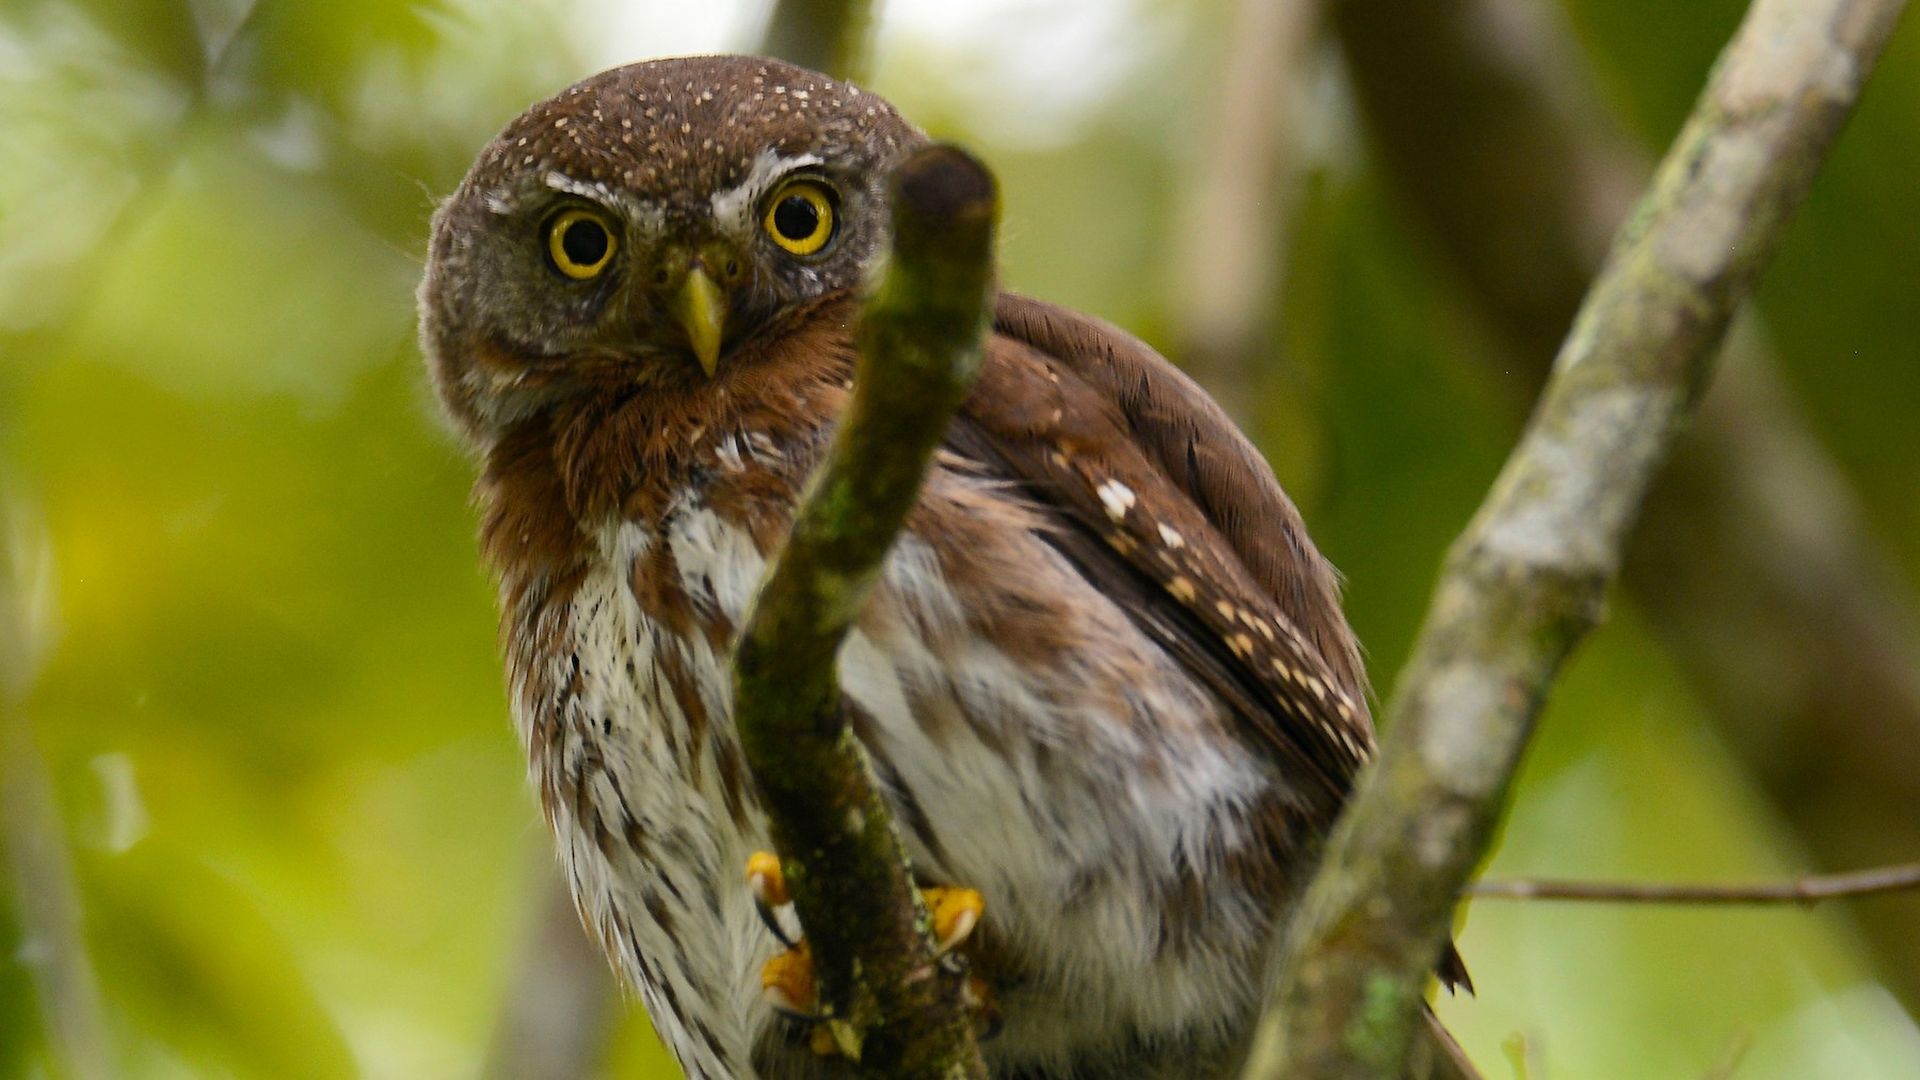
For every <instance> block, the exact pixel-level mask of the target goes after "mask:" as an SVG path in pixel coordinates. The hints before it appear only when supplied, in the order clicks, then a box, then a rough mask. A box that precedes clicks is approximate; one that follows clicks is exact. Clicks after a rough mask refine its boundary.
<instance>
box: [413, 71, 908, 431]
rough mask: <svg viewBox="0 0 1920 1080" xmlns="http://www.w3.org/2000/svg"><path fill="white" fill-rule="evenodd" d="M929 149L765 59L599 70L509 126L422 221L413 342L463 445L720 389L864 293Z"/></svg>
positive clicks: (816, 81)
mask: <svg viewBox="0 0 1920 1080" xmlns="http://www.w3.org/2000/svg"><path fill="white" fill-rule="evenodd" d="M924 141H925V137H924V136H923V135H922V134H921V133H920V132H919V131H918V130H916V129H915V128H914V127H912V125H910V124H908V123H907V122H906V121H905V120H903V119H901V118H900V116H899V114H898V113H896V112H895V111H894V109H893V107H892V106H890V105H888V104H887V103H886V102H885V101H883V100H881V99H880V98H878V97H875V96H873V95H872V94H868V93H865V92H863V91H860V90H858V89H856V88H854V87H851V86H848V85H846V84H843V83H837V82H834V81H833V80H831V79H828V78H826V77H825V76H823V75H818V74H815V73H813V72H810V71H807V70H805V69H802V68H797V67H794V66H792V65H790V64H784V63H781V62H779V61H775V60H768V59H764V58H760V57H741V56H713V57H692V58H686V59H676V60H658V61H651V62H647V63H641V64H633V65H630V66H628V67H623V68H615V69H614V70H612V71H607V72H603V73H601V74H599V75H596V76H594V77H593V78H590V79H587V80H586V81H584V82H581V83H578V84H576V85H575V86H573V87H571V88H569V89H568V90H566V91H564V92H562V93H561V94H559V95H558V96H556V97H554V98H552V99H550V100H548V101H544V102H541V103H540V104H537V105H535V106H533V107H532V108H531V109H528V110H527V111H526V112H525V113H523V114H521V115H520V116H519V117H518V118H517V119H515V120H514V121H513V122H512V123H511V124H509V125H507V128H506V130H505V131H503V132H502V133H501V134H500V136H499V137H498V138H497V139H495V140H494V141H493V143H492V144H491V145H489V146H488V147H487V148H486V150H485V151H483V152H482V153H481V155H480V158H479V160H478V161H476V162H475V163H474V166H473V168H472V169H471V170H470V171H469V172H468V174H467V176H466V179H465V180H463V181H462V182H461V184H460V187H459V189H458V190H457V191H456V192H455V193H454V194H453V196H452V197H451V198H450V199H449V200H448V201H447V202H446V203H445V204H444V205H442V206H441V208H440V210H439V212H438V213H437V214H436V215H435V216H434V229H433V240H432V248H431V252H430V254H429V257H428V263H427V275H426V279H425V281H424V282H423V283H422V285H421V288H420V307H421V337H422V340H423V343H424V345H425V348H426V351H427V355H428V358H429V361H430V363H431V364H432V366H433V369H434V373H435V377H436V379H437V380H438V382H439V385H440V390H441V396H442V398H443V399H444V400H445V401H446V402H447V404H448V407H449V409H450V410H451V412H452V413H453V416H454V418H455V420H456V421H457V422H458V423H460V425H461V426H462V427H464V428H465V429H466V431H467V434H468V435H469V436H470V437H474V438H484V437H485V436H486V435H487V434H488V433H490V432H497V431H498V430H499V429H500V428H501V427H502V426H503V425H505V424H508V423H511V422H513V421H514V420H516V419H519V418H521V417H524V416H527V415H529V414H531V413H533V412H536V411H538V410H540V409H541V408H542V407H543V406H545V405H547V404H549V403H551V402H553V401H555V400H558V399H561V398H564V397H565V396H566V395H568V394H569V393H574V392H578V391H579V390H580V389H582V388H585V387H594V386H605V385H607V384H608V383H615V382H623V383H630V384H633V385H636V386H645V385H648V384H658V383H663V382H665V383H680V384H686V383H689V382H697V381H701V380H712V379H716V378H725V377H726V376H727V374H728V366H729V363H728V362H729V360H730V359H731V358H733V357H735V356H737V355H739V354H740V353H741V352H742V350H743V347H749V346H750V345H751V343H752V342H753V341H754V340H755V339H756V338H757V337H758V336H759V335H763V334H766V333H769V332H777V329H778V327H779V325H780V322H781V320H782V318H783V317H785V316H789V315H793V314H796V313H799V312H802V311H804V310H806V309H807V308H809V307H810V306H811V305H812V302H813V301H815V300H817V299H819V298H820V297H823V296H826V295H829V294H832V293H836V292H839V291H841V290H844V289H847V288H849V287H851V286H854V285H856V284H857V283H858V282H859V281H860V279H861V276H862V274H863V272H864V270H865V268H866V265H867V263H868V261H869V260H870V259H871V258H872V256H873V254H874V252H876V251H878V250H880V248H881V246H882V244H883V242H884V240H885V227H886V212H885V206H884V203H883V200H884V192H885V181H886V177H887V174H888V171H889V169H890V167H891V166H892V164H893V162H894V161H895V160H896V159H897V158H898V157H899V156H900V154H901V153H902V152H904V151H905V150H907V149H910V148H911V147H914V146H917V145H920V144H921V143H922V142H924Z"/></svg>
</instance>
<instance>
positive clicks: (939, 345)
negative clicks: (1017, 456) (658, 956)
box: [734, 146, 999, 1078]
mask: <svg viewBox="0 0 1920 1080" xmlns="http://www.w3.org/2000/svg"><path fill="white" fill-rule="evenodd" d="M890 203H891V206H892V210H893V238H892V250H891V252H890V254H889V256H888V257H887V258H886V259H884V260H882V261H881V263H880V265H881V268H882V269H881V270H880V274H879V278H878V280H877V281H876V282H875V283H874V287H873V289H872V292H871V295H870V297H869V298H868V300H867V302H866V305H865V307H864V310H863V311H862V313H861V316H860V325H859V330H858V334H857V339H858V342H859V349H860V359H859V367H858V369H857V373H856V375H855V378H854V384H853V397H852V400H851V402H850V403H849V404H848V407H847V412H846V415H845V416H844V417H843V418H842V420H841V423H840V427H839V429H838V430H837V431H836V433H835V435H834V439H833V443H832V446H831V447H830V448H829V449H828V451H827V456H826V459H825V460H824V461H823V462H822V463H821V465H820V467H819V468H818V469H817V470H816V471H815V473H814V475H813V477H812V479H811V480H810V481H809V482H808V485H807V490H806V493H805V495H804V496H803V497H802V500H801V505H800V508H799V510H798V512H797V513H796V515H795V518H794V524H793V531H792V534H791V536H790V537H789V538H788V540H787V544H786V547H785V548H784V549H783V550H782V551H781V552H780V554H779V555H778V557H777V558H776V559H775V561H774V565H773V567H772V569H771V570H770V571H769V573H768V577H767V580H766V582H765V583H764V584H763V585H762V586H761V589H760V593H759V595H758V597H757V598H756V599H755V602H754V606H753V611H752V613H751V615H750V616H749V618H748V621H747V626H746V629H745V631H744V632H743V633H742V635H741V640H740V644H739V648H738V651H737V652H736V654H735V657H734V723H735V725H736V726H737V727H738V728H739V731H740V741H741V747H742V749H743V750H744V751H745V755H746V759H747V764H748V767H749V770H750V771H751V772H752V774H753V778H754V781H755V784H756V785H757V786H758V788H759V789H760V795H761V804H762V805H763V806H764V807H765V808H766V810H767V814H768V817H769V819H770V824H771V826H772V832H773V839H774V846H775V847H776V849H777V850H778V852H779V854H780V856H781V860H782V863H783V866H784V868H785V871H786V877H787V883H788V888H789V890H790V891H791V893H792V895H793V902H794V908H795V910H796V912H797V913H798V914H799V916H800V924H801V926H802V927H803V928H804V929H805V930H806V934H807V938H808V941H809V942H810V943H811V947H812V951H813V956H814V963H815V968H816V970H817V972H818V975H819V978H820V984H821V986H822V988H823V991H824V993H823V1001H824V1002H825V1003H826V1007H827V1009H828V1010H829V1015H830V1017H831V1020H830V1021H829V1022H830V1024H831V1026H832V1028H833V1031H834V1035H835V1038H836V1040H837V1041H838V1043H839V1044H840V1046H841V1047H842V1049H843V1052H847V1053H849V1055H850V1056H855V1055H857V1056H858V1057H859V1059H860V1063H861V1067H862V1071H863V1072H864V1073H866V1074H868V1075H872V1076H876V1077H880V1076H884V1077H928V1078H933V1077H941V1078H949V1077H984V1076H985V1075H986V1066H985V1065H984V1063H983V1062H982V1060H981V1058H980V1051H979V1047H978V1046H977V1045H975V1041H974V1036H973V1026H972V1019H971V1017H970V1016H969V1015H968V1014H967V1011H966V1009H965V1007H964V1006H963V1005H962V1002H961V995H962V990H963V987H962V985H961V979H960V977H959V976H957V975H955V974H953V973H949V972H946V971H943V970H942V969H941V968H940V967H939V965H938V964H937V963H936V961H935V959H934V955H933V947H932V942H931V939H930V936H929V927H928V918H927V913H926V911H925V909H924V906H923V905H922V903H921V901H920V896H919V893H918V892H917V891H916V890H915V889H914V887H913V882H912V876H911V873H910V872H909V870H908V867H907V860H906V851H905V848H904V846H903V845H902V844H901V841H900V837H899V834H898V833H897V832H896V831H895V829H894V825H893V821H892V819H891V817H890V815H889V814H888V813H887V808H886V805H885V804H884V803H883V802H882V801H881V799H880V796H879V792H878V787H877V785H876V784H875V781H874V778H873V772H872V769H871V768H870V767H869V765H868V762H867V759H866V755H865V753H864V752H863V751H862V749H861V747H860V743H859V741H858V740H857V739H856V738H855V737H854V734H853V731H852V729H851V727H850V726H849V725H848V722H847V717H846V714H845V711H844V708H843V704H842V698H841V694H840V688H839V685H838V682H837V681H836V678H835V673H834V660H835V657H836V656H837V655H838V654H839V651H840V646H841V644H842V643H843V642H844V641H845V639H846V635H847V632H848V630H849V629H850V628H851V627H852V625H853V622H854V619H855V618H856V617H857V616H858V614H859V613H860V611H861V609H862V608H863V607H864V605H865V602H866V599H867V595H868V593H869V591H870V590H871V588H872V585H873V583H874V581H875V580H876V579H877V578H878V576H879V573H880V568H881V564H882V561H883V560H884V559H885V557H886V554H887V552H888V551H889V550H890V549H891V548H892V546H893V542H894V538H895V537H896V536H897V535H898V533H899V531H900V527H901V526H902V525H903V524H904V523H905V521H906V517H907V512H908V511H909V510H910V509H911V508H912V506H913V504H914V502H915V500H916V499H917V498H918V496H919V491H920V484H921V481H922V480H923V479H924V478H925V476H926V472H927V468H928V464H929V462H930V461H931V460H932V456H933V451H934V449H935V447H937V446H938V445H939V443H940V441H941V439H942V438H943V437H944V435H945V432H946V428H947V423H948V421H949V420H950V419H951V418H952V416H953V413H954V411H955V410H956V409H958V408H959V406H960V403H961V401H962V400H963V399H964V398H965V397H966V395H967V392H968V391H969V390H970V389H971V388H972V385H973V381H974V379H975V378H976V377H977V376H978V374H979V367H980V362H981V340H982V337H983V335H984V333H985V330H986V326H987V322H988V318H989V311H990V309H991V298H992V291H993V239H994V229H995V224H996V221H997V219H998V215H999V196H998V193H997V191H996V189H995V184H994V181H993V177H992V176H991V174H989V173H988V172H987V170H986V168H985V166H983V165H981V164H980V163H979V162H977V161H975V160H974V159H973V158H972V157H970V156H969V155H967V154H966V153H964V152H963V151H960V150H958V149H955V148H953V147H949V146H934V147H930V148H928V149H924V150H921V151H918V152H916V153H915V154H914V155H913V156H911V157H909V158H908V159H907V161H906V163H905V164H903V165H902V166H901V167H900V168H899V170H898V171H897V172H896V173H895V176H894V179H893V182H892V192H891V199H890Z"/></svg>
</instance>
